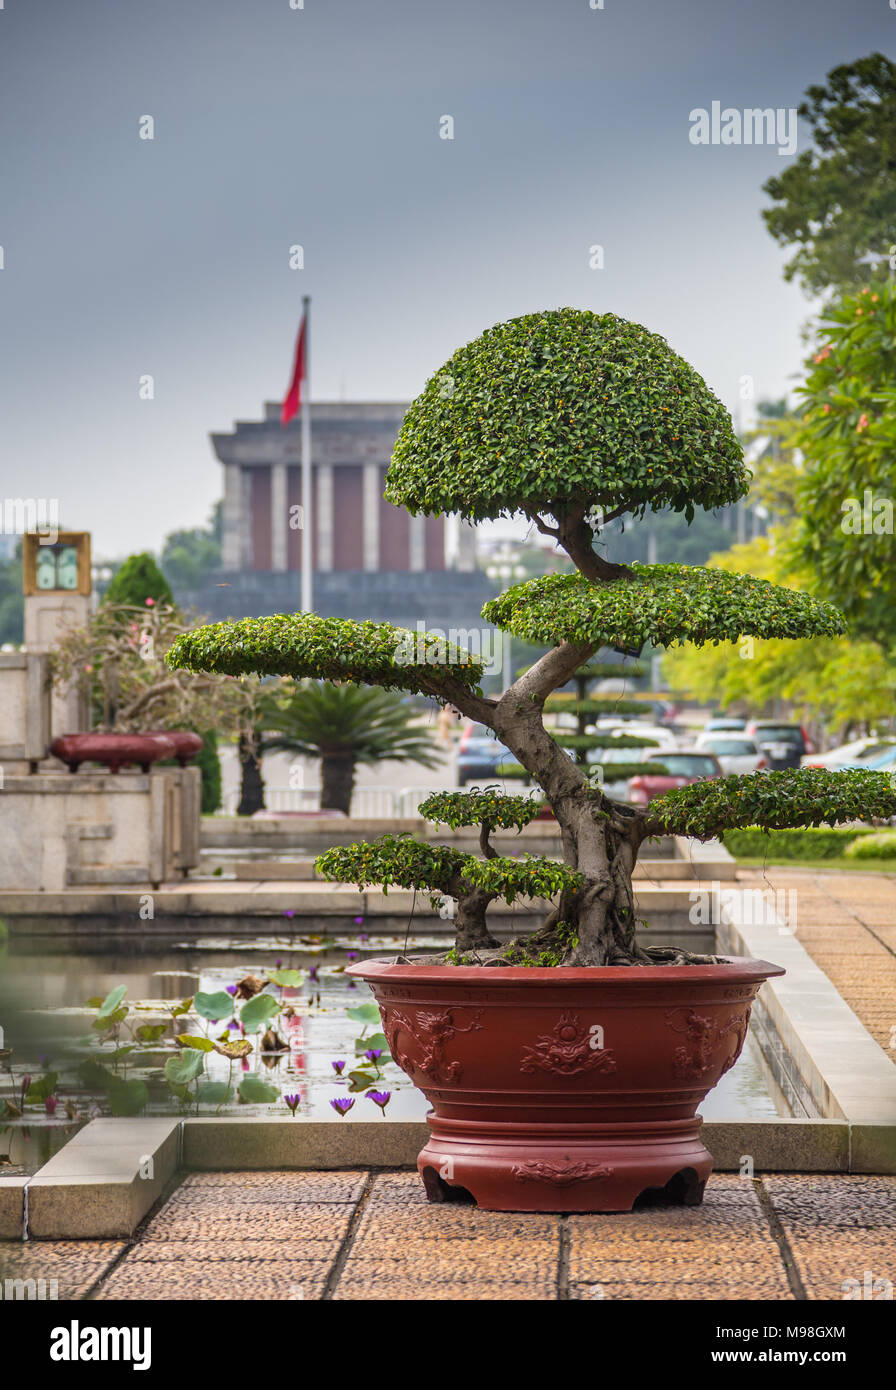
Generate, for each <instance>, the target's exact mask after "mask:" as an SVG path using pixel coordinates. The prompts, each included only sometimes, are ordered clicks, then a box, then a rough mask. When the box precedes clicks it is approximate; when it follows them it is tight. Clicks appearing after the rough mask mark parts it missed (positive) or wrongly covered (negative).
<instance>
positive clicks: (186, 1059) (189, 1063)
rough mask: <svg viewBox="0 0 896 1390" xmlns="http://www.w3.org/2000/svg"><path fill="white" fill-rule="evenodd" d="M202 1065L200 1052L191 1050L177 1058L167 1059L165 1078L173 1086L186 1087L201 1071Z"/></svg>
mask: <svg viewBox="0 0 896 1390" xmlns="http://www.w3.org/2000/svg"><path fill="white" fill-rule="evenodd" d="M203 1065H204V1061H203V1056H202V1053H201V1052H194V1051H192V1049H191V1050H189V1051H186V1052H181V1053H180V1055H179V1056H177V1057H169V1058H168V1061H167V1062H166V1063H165V1076H166V1077H167V1078H168V1080H169V1081H170V1082H171V1083H172V1084H173V1085H175V1086H186V1085H187V1084H188V1083H189V1082H190V1081H193V1080H195V1078H196V1077H197V1076H198V1075H199V1073H200V1072H201V1071H202V1068H203Z"/></svg>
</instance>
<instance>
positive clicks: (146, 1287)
mask: <svg viewBox="0 0 896 1390" xmlns="http://www.w3.org/2000/svg"><path fill="white" fill-rule="evenodd" d="M295 1266H296V1268H294V1269H292V1270H290V1269H288V1268H281V1267H280V1266H279V1265H278V1266H272V1265H270V1264H266V1263H258V1264H255V1265H252V1266H245V1265H241V1266H233V1265H230V1266H228V1265H225V1264H217V1265H209V1264H207V1263H204V1262H202V1261H194V1260H184V1261H179V1262H178V1264H177V1265H175V1266H173V1267H171V1266H169V1267H168V1268H167V1269H162V1268H161V1267H159V1266H158V1265H151V1264H150V1265H146V1264H143V1265H131V1264H128V1263H124V1264H121V1265H119V1267H118V1268H117V1269H115V1270H113V1271H112V1273H111V1274H110V1275H109V1277H108V1279H106V1280H105V1281H104V1283H103V1285H102V1288H101V1289H100V1291H99V1292H98V1293H97V1295H96V1298H97V1301H99V1302H110V1301H112V1300H114V1299H124V1298H135V1299H140V1300H141V1301H143V1300H146V1301H150V1302H160V1301H164V1300H170V1299H201V1300H202V1301H203V1302H204V1301H206V1300H210V1301H221V1300H242V1299H264V1300H266V1301H270V1300H283V1301H286V1302H299V1301H308V1300H312V1299H319V1298H321V1296H322V1294H323V1292H324V1289H325V1287H326V1281H327V1275H328V1273H329V1265H326V1266H321V1267H320V1269H319V1270H318V1269H317V1268H315V1267H312V1268H311V1269H309V1268H308V1267H307V1266H306V1265H305V1262H304V1260H298V1259H297V1260H296V1261H295Z"/></svg>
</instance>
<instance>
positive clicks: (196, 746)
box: [152, 729, 202, 767]
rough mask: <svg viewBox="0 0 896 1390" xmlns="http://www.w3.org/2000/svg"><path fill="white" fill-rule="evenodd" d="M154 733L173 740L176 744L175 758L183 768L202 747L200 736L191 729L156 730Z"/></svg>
mask: <svg viewBox="0 0 896 1390" xmlns="http://www.w3.org/2000/svg"><path fill="white" fill-rule="evenodd" d="M152 732H153V733H154V734H160V735H161V737H162V738H167V739H170V740H171V742H172V743H173V744H174V756H175V758H176V759H177V761H178V762H179V763H180V765H181V767H186V766H187V763H188V762H189V761H190V759H191V758H195V757H196V754H197V753H198V752H199V750H200V749H201V747H202V739H201V738H200V736H199V734H194V733H193V732H192V730H190V729H154V730H153V731H152ZM168 756H170V755H168Z"/></svg>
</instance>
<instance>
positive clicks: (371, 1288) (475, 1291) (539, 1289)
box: [333, 1277, 557, 1303]
mask: <svg viewBox="0 0 896 1390" xmlns="http://www.w3.org/2000/svg"><path fill="white" fill-rule="evenodd" d="M556 1297H557V1293H556V1289H555V1288H554V1286H553V1285H548V1284H510V1283H507V1284H502V1283H494V1284H483V1283H481V1282H480V1283H476V1282H470V1283H466V1282H464V1281H463V1280H458V1282H457V1283H453V1284H433V1283H426V1282H425V1281H423V1280H420V1281H417V1282H412V1283H406V1282H405V1281H404V1280H402V1281H401V1282H400V1283H394V1282H389V1281H388V1280H380V1281H377V1282H374V1283H371V1282H368V1280H367V1279H366V1278H362V1279H354V1278H352V1279H346V1278H345V1277H343V1278H342V1279H341V1280H340V1281H339V1286H338V1288H337V1289H336V1291H335V1293H334V1294H333V1301H334V1302H337V1303H338V1302H346V1301H348V1300H352V1301H355V1302H364V1301H368V1302H369V1301H371V1300H380V1299H382V1300H384V1301H386V1302H396V1303H406V1302H414V1301H416V1300H420V1301H426V1302H433V1301H438V1302H442V1301H451V1302H476V1303H506V1302H510V1301H524V1302H547V1301H550V1300H554V1299H556Z"/></svg>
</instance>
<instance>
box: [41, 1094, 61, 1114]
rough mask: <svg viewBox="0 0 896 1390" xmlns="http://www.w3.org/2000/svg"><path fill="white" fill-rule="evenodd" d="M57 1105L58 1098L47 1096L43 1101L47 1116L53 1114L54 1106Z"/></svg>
mask: <svg viewBox="0 0 896 1390" xmlns="http://www.w3.org/2000/svg"><path fill="white" fill-rule="evenodd" d="M58 1104H59V1097H58V1096H47V1097H46V1099H45V1100H44V1109H45V1110H46V1112H47V1114H48V1115H53V1114H55V1111H56V1106H57V1105H58Z"/></svg>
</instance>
